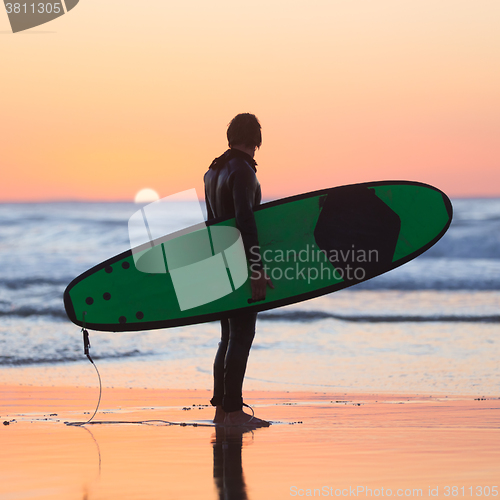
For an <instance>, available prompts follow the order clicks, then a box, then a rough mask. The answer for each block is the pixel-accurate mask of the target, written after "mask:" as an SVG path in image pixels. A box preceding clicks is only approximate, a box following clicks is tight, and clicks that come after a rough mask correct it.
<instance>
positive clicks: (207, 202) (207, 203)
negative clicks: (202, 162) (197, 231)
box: [205, 187, 215, 221]
mask: <svg viewBox="0 0 500 500" xmlns="http://www.w3.org/2000/svg"><path fill="white" fill-rule="evenodd" d="M205 205H206V206H207V221H209V220H212V219H215V215H214V213H213V211H212V207H211V206H210V201H209V200H208V194H207V188H206V187H205Z"/></svg>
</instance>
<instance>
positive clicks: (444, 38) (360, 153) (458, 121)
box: [0, 0, 500, 202]
mask: <svg viewBox="0 0 500 500" xmlns="http://www.w3.org/2000/svg"><path fill="white" fill-rule="evenodd" d="M499 21H500V2H499V1H498V0H481V1H472V0H469V1H463V0H418V1H413V2H410V1H406V0H310V1H308V2H306V1H301V2H299V1H295V0H287V1H281V0H256V1H254V2H239V1H235V0H231V1H229V0H227V1H220V0H214V1H211V2H207V1H206V0H191V1H185V2H179V1H176V2H168V1H164V0H152V1H150V2H137V1H132V0H80V3H79V4H78V5H77V6H76V7H75V8H74V9H73V10H72V11H70V12H68V13H67V14H66V15H64V16H62V17H60V18H58V19H56V20H54V21H52V22H50V23H47V24H45V25H42V26H39V27H36V28H33V29H31V30H28V31H25V32H20V33H16V34H12V32H11V30H10V24H9V21H8V18H7V14H6V12H5V9H4V8H3V5H0V65H1V71H0V109H1V113H2V119H1V121H0V164H1V168H2V181H1V183H0V201H1V202H7V201H38V200H44V201H45V200H47V201H48V200H124V201H132V200H133V199H134V196H135V194H136V193H137V192H138V191H139V190H140V189H142V188H152V189H155V190H156V191H157V192H158V193H159V194H160V196H162V197H163V196H168V195H170V194H173V193H176V192H178V191H183V190H186V189H190V188H193V187H195V188H196V189H197V191H198V193H199V195H200V196H202V194H203V183H202V178H203V174H204V172H205V171H206V169H207V167H208V165H209V164H210V162H211V161H212V159H213V158H214V157H216V156H219V155H220V154H222V152H224V150H225V149H226V147H227V142H226V137H225V133H226V126H227V124H228V122H229V121H230V120H231V118H232V117H233V116H234V115H235V114H237V113H240V112H251V113H255V114H256V115H257V116H258V117H259V119H260V121H261V123H262V128H263V145H262V148H261V150H260V151H258V152H257V155H256V160H257V162H258V164H259V165H258V178H259V180H260V182H261V184H262V190H263V195H264V198H267V199H271V198H279V197H284V196H290V195H294V194H298V193H301V192H306V191H312V190H316V189H322V188H326V187H332V186H336V185H342V184H349V183H355V182H364V181H372V180H382V179H407V180H417V181H422V182H427V183H429V184H432V185H435V186H436V187H439V188H440V189H442V190H444V191H445V192H446V193H447V194H449V195H450V196H500V91H499V89H500V34H499V33H500V32H499Z"/></svg>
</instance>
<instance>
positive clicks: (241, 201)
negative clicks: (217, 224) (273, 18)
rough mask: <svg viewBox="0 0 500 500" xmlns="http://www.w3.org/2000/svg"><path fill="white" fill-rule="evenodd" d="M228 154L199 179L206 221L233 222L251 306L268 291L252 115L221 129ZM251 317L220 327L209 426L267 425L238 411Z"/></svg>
mask: <svg viewBox="0 0 500 500" xmlns="http://www.w3.org/2000/svg"><path fill="white" fill-rule="evenodd" d="M227 139H228V143H229V149H228V150H227V151H226V152H225V153H224V154H223V155H221V156H219V157H218V158H216V159H215V160H214V161H213V162H212V164H211V165H210V167H209V169H208V172H207V173H206V174H205V177H204V181H205V201H206V205H207V214H208V220H210V219H214V218H217V217H234V218H235V219H236V227H237V228H238V229H239V231H240V233H241V236H242V239H243V246H244V248H245V254H246V258H247V261H248V264H249V266H250V269H251V280H250V284H251V289H252V300H253V301H259V300H264V299H265V298H266V287H267V286H268V285H269V286H270V287H271V288H274V286H273V284H272V282H271V280H270V279H269V278H268V277H267V276H266V274H265V273H264V270H263V266H262V261H261V257H260V252H259V251H258V250H259V239H258V233H257V225H256V223H255V217H254V213H253V210H254V208H255V207H256V206H257V205H259V204H260V201H261V189H260V184H259V181H258V180H257V176H256V172H257V169H256V165H257V163H256V162H255V160H254V155H255V150H256V149H257V148H260V146H261V144H262V134H261V126H260V123H259V120H258V119H257V117H256V116H255V115H252V114H250V113H242V114H239V115H237V116H235V117H234V118H233V119H232V120H231V123H230V124H229V126H228V129H227ZM256 320H257V314H256V313H244V314H238V315H236V316H233V317H231V318H229V319H223V320H222V321H221V341H220V343H219V348H218V350H217V354H216V356H215V361H214V394H213V398H212V399H211V403H212V405H213V406H215V408H216V411H215V417H214V423H218V424H224V425H252V426H265V425H269V423H268V422H266V421H264V420H261V419H258V418H255V417H253V418H252V416H251V415H249V414H247V413H245V412H244V411H243V405H244V403H243V397H242V387H243V379H244V377H245V370H246V366H247V360H248V355H249V353H250V348H251V346H252V341H253V339H254V336H255V323H256Z"/></svg>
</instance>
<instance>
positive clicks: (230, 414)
mask: <svg viewBox="0 0 500 500" xmlns="http://www.w3.org/2000/svg"><path fill="white" fill-rule="evenodd" d="M256 319H257V314H245V315H240V316H237V317H234V318H230V320H229V345H228V348H227V353H226V365H225V379H224V387H225V393H224V400H223V409H224V411H225V414H226V415H225V418H224V425H227V426H241V425H243V426H251V427H267V426H269V425H270V424H269V422H266V421H265V420H262V419H260V418H256V417H253V416H252V415H249V414H248V413H245V412H244V411H243V397H242V387H243V379H244V377H245V370H246V366H247V360H248V355H249V353H250V348H251V347H252V341H253V338H254V336H255V322H256Z"/></svg>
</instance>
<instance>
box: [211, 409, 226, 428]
mask: <svg viewBox="0 0 500 500" xmlns="http://www.w3.org/2000/svg"><path fill="white" fill-rule="evenodd" d="M226 415H227V413H226V412H225V411H224V410H223V409H222V406H216V407H215V417H214V420H213V422H214V424H223V423H224V418H225V417H226Z"/></svg>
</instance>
